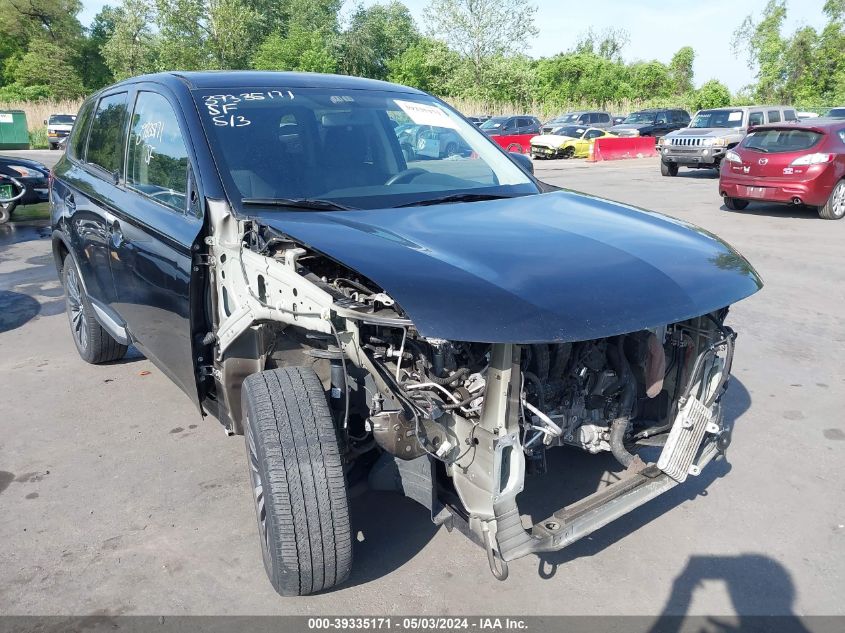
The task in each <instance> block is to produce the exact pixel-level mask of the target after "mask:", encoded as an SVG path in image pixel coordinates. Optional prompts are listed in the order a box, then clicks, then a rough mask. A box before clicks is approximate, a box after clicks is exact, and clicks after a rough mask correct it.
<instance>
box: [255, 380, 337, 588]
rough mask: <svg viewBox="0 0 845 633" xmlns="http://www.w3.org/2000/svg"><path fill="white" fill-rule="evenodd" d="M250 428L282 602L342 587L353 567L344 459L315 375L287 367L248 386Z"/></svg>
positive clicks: (273, 578) (262, 525) (259, 500)
mask: <svg viewBox="0 0 845 633" xmlns="http://www.w3.org/2000/svg"><path fill="white" fill-rule="evenodd" d="M242 403H243V423H244V435H245V436H246V447H247V457H248V459H249V475H250V483H251V487H252V491H253V500H254V502H255V512H256V517H257V519H258V533H259V538H260V544H261V556H262V559H263V561H264V569H265V570H266V571H267V576H268V577H269V578H270V582H271V584H272V585H273V588H274V589H275V590H276V591H277V592H278V593H279V594H281V595H283V596H304V595H308V594H310V593H314V592H317V591H322V590H324V589H329V588H331V587H334V586H335V585H339V584H340V583H342V582H344V581H345V580H346V579H347V578H348V577H349V572H350V570H351V569H352V532H351V527H350V521H349V500H348V496H347V491H346V480H345V477H344V473H343V459H342V457H341V453H340V443H339V441H338V437H337V433H336V431H335V426H334V421H333V419H332V415H331V413H330V411H329V407H328V404H327V403H326V394H325V391H324V390H323V385H322V383H321V382H320V379H319V378H318V377H317V374H316V373H315V372H314V370H313V369H311V368H307V367H284V368H281V369H273V370H270V371H262V372H259V373H257V374H253V375H251V376H249V377H248V378H247V379H246V380H245V381H244V384H243V397H242Z"/></svg>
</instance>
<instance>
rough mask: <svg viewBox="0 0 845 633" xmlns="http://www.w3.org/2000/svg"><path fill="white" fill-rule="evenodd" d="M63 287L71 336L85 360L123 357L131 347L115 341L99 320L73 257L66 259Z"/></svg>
mask: <svg viewBox="0 0 845 633" xmlns="http://www.w3.org/2000/svg"><path fill="white" fill-rule="evenodd" d="M62 284H63V285H64V287H65V306H66V308H65V309H66V311H67V317H68V321H69V322H70V333H71V336H72V337H73V342H74V344H75V345H76V351H77V352H79V356H80V357H81V358H82V360H84V361H85V362H86V363H91V364H92V365H97V364H99V363H108V362H110V361H114V360H120V359H121V358H123V357H124V356H125V355H126V350H127V349H128V348H127V346H126V345H121V344H120V343H118V342H117V341H116V340H114V338H112V336H111V334H109V333H108V332H107V331H106V330H105V329H104V328H103V326H102V325H100V323H99V322H98V321H97V317H96V316H94V308H93V307H92V306H91V301H90V300H89V299H88V295H86V294H85V288H84V287H83V286H82V282H81V281H80V276H79V271H78V270H77V269H76V264H75V263H74V261H73V259H72V258H71V257H70V256H67V257H65V261H64V265H63V266H62Z"/></svg>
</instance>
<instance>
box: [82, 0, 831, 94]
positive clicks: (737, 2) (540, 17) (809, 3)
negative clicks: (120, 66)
mask: <svg viewBox="0 0 845 633" xmlns="http://www.w3.org/2000/svg"><path fill="white" fill-rule="evenodd" d="M374 2H375V0H365V2H364V4H366V5H370V4H374ZM404 2H405V4H406V5H407V6H408V8H409V9H410V10H411V13H412V14H413V15H414V18H415V19H416V20H417V23H418V24H419V25H420V26H421V28H423V29H425V22H424V21H423V19H422V17H423V12H424V10H425V7H426V6H427V5H428V4H429V0H404ZM534 3H535V4H536V5H537V7H538V10H537V25H538V27H539V29H540V33H539V35H537V37H536V38H535V39H534V41H533V43H532V45H531V47H530V49H529V50H527V51H526V53H528V54H529V55H531V56H534V57H541V56H548V55H554V54H555V53H559V52H561V51H565V50H567V49H569V48H570V47H571V46H572V45H573V44H574V43H575V40H576V39H577V38H578V35H579V34H581V33H583V32H584V31H586V30H587V29H588V28H590V27H593V28H594V29H597V30H601V29H603V28H606V27H609V26H613V27H622V28H625V29H627V30H628V32H629V33H630V35H631V42H630V44H629V45H628V46H627V47H626V48H625V50H624V51H623V53H624V57H625V58H626V60H628V61H633V60H650V59H657V60H658V61H661V62H668V61H669V60H670V59H671V58H672V55H673V54H674V53H675V52H676V51H677V50H678V49H679V48H681V47H682V46H685V45H690V46H692V47H693V48H694V49H695V53H696V59H695V82H696V85H700V84H702V83H704V82H705V81H707V80H708V79H714V78H715V79H719V80H721V81H722V82H724V83H726V84H727V85H728V87H730V89H731V90H732V91H736V90H738V89H740V88H742V87H743V86H744V85H746V84H748V83H751V82H752V81H753V80H754V73H753V71H752V70H749V69H748V67H747V66H746V64H745V59H744V58H741V59H737V58H735V57H734V55H733V54H732V52H731V47H730V40H731V35H732V33H733V31H734V29H735V28H736V27H737V26H739V24H740V23H741V22H742V20H743V18H744V17H745V16H746V15H748V14H749V13H753V14H755V15H759V13H760V11H761V10H762V8H763V7H764V6H765V5H766V0H704V1H696V0H684V1H681V2H678V1H677V0H592V1H589V0H577V1H573V0H534ZM105 4H119V0H113V1H112V2H108V1H106V2H104V1H103V0H83V8H82V13H80V15H79V19H80V20H81V21H82V23H83V24H84V25H86V26H87V25H88V24H89V23H90V22H91V19H92V18H93V17H94V16H95V15H96V14H97V12H98V11H99V10H100V9H101V8H102V7H103V5H105ZM354 4H355V2H354V0H346V1H345V4H344V11H345V12H349V11H350V10H351V8H352V7H353V6H354ZM788 5H789V16H788V22H787V25H786V30H787V32H792V31H793V30H794V29H795V28H796V27H797V26H799V25H805V24H806V25H810V26H814V27H816V28H819V27H820V26H822V25H823V24H824V16H823V14H822V6H823V5H824V0H789V2H788Z"/></svg>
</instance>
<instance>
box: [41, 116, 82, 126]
mask: <svg viewBox="0 0 845 633" xmlns="http://www.w3.org/2000/svg"><path fill="white" fill-rule="evenodd" d="M74 121H76V115H75V114H52V115H50V119H49V120H48V121H47V125H73V122H74Z"/></svg>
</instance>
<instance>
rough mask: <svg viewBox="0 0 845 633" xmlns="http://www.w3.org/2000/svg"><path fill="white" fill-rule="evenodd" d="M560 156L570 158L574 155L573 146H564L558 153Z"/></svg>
mask: <svg viewBox="0 0 845 633" xmlns="http://www.w3.org/2000/svg"><path fill="white" fill-rule="evenodd" d="M560 157H561V158H565V159H567V160H568V159H570V158H574V157H575V148H574V147H571V146H570V147H564V148H563V150H562V151H561V153H560Z"/></svg>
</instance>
